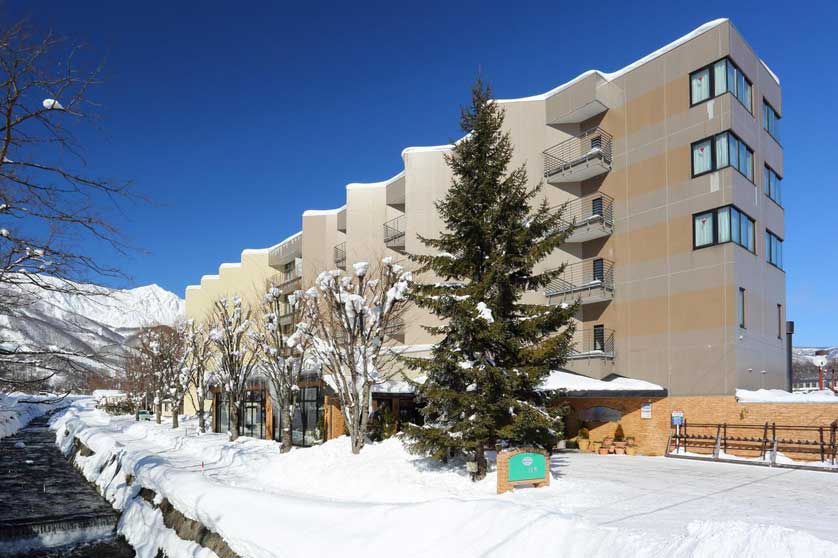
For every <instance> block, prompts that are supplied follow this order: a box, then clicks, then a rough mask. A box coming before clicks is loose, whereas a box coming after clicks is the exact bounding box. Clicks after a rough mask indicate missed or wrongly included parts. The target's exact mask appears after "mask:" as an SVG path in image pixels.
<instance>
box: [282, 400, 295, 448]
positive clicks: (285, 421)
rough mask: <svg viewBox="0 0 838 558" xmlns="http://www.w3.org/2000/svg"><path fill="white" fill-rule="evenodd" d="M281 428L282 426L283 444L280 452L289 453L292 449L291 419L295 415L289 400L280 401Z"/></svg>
mask: <svg viewBox="0 0 838 558" xmlns="http://www.w3.org/2000/svg"><path fill="white" fill-rule="evenodd" d="M279 413H280V421H279V422H280V428H282V433H281V440H282V446H281V447H280V449H279V451H280V453H288V452H289V451H291V421H292V420H293V416H292V414H291V404H290V402H288V401H285V402H283V403H280V411H279Z"/></svg>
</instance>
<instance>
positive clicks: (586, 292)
mask: <svg viewBox="0 0 838 558" xmlns="http://www.w3.org/2000/svg"><path fill="white" fill-rule="evenodd" d="M544 294H545V295H547V297H548V299H549V300H550V303H551V304H553V303H555V304H557V303H560V302H564V301H569V300H576V299H579V300H581V302H582V303H583V304H584V303H592V302H602V301H605V300H610V299H611V298H612V297H613V295H614V262H612V261H611V260H606V259H603V258H591V259H589V260H582V261H581V262H577V263H573V264H569V265H567V266H565V268H564V272H562V274H561V275H560V276H558V277H556V278H555V279H554V280H553V281H552V282H551V283H550V284H549V285H547V288H546V289H545V292H544Z"/></svg>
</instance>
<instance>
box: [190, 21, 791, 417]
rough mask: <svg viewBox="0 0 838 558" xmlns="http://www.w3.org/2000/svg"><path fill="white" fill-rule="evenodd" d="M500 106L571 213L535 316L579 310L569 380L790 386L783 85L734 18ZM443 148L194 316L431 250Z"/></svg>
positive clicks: (213, 285) (225, 280)
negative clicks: (360, 263) (321, 276)
mask: <svg viewBox="0 0 838 558" xmlns="http://www.w3.org/2000/svg"><path fill="white" fill-rule="evenodd" d="M499 102H500V103H501V104H502V105H503V108H504V109H505V112H506V121H505V126H506V129H507V130H508V131H509V133H510V135H511V138H512V142H513V144H514V160H513V161H512V167H515V166H519V165H521V164H523V165H525V167H526V170H527V173H528V176H529V178H530V181H531V182H532V184H533V185H535V184H536V183H538V182H539V181H543V183H544V185H543V188H542V192H543V196H544V197H545V198H546V199H547V200H548V202H549V203H550V204H551V205H553V206H560V205H562V204H567V205H566V209H565V212H566V213H565V215H566V220H567V222H568V224H569V226H570V227H572V233H571V234H570V236H569V238H568V241H567V243H566V244H565V245H564V246H562V248H561V249H560V250H557V251H556V252H555V253H554V254H552V255H551V257H550V258H548V260H547V261H545V262H543V264H542V268H543V269H548V268H553V267H557V266H560V265H561V264H563V263H564V264H567V267H566V270H565V272H564V275H563V276H562V278H561V279H560V280H557V281H555V282H554V283H553V284H551V285H550V286H549V287H548V288H547V289H546V290H545V291H544V292H538V293H531V294H530V300H534V301H541V302H542V303H547V304H559V303H562V302H569V301H575V300H579V301H580V302H581V305H580V310H579V313H578V316H577V321H578V324H577V333H576V340H575V342H576V344H575V350H574V352H573V353H572V354H571V356H570V358H569V360H568V362H567V365H566V368H567V370H568V371H571V372H574V373H577V374H581V375H584V376H587V377H590V378H593V379H597V380H606V381H607V380H610V379H612V378H614V377H617V376H622V377H628V378H635V379H639V380H645V381H647V382H649V383H651V384H655V385H657V386H660V387H661V388H662V389H661V393H668V394H669V395H670V396H698V395H700V396H730V395H733V394H734V392H735V390H736V389H737V388H752V389H753V388H762V387H765V388H788V386H787V385H786V384H787V378H788V375H787V372H786V358H785V327H784V325H785V273H784V271H783V269H782V268H783V264H782V244H783V238H784V236H785V228H784V218H783V208H782V198H781V194H780V192H781V187H780V184H781V178H782V176H783V150H782V147H781V144H780V142H779V119H780V115H781V110H782V103H781V92H780V84H779V80H778V78H777V77H776V76H775V75H774V74H773V73H772V72H771V70H770V69H769V68H768V67H767V66H766V64H765V63H764V62H762V61H761V60H760V59H759V57H758V56H757V55H756V54H755V53H754V52H753V50H752V49H751V48H750V46H748V44H747V43H746V42H745V40H744V39H743V38H742V36H741V35H740V34H739V32H738V31H737V30H736V28H735V27H734V26H733V25H732V24H731V23H730V22H729V21H728V20H717V21H713V22H710V23H708V24H705V25H703V26H701V27H699V28H698V29H696V30H695V31H693V32H691V33H689V34H688V35H686V36H684V37H682V38H680V39H678V40H677V41H675V42H673V43H671V44H669V45H667V46H665V47H663V48H661V49H660V50H658V51H656V52H654V53H652V54H650V55H648V56H646V57H645V58H643V59H641V60H638V61H637V62H635V63H633V64H630V65H629V66H627V67H625V68H623V69H621V70H619V71H617V72H613V73H603V72H600V71H595V70H594V71H588V72H585V73H583V74H581V75H580V76H578V77H576V78H575V79H573V80H571V81H569V82H567V83H565V84H563V85H560V86H559V87H556V88H555V89H553V90H551V91H548V92H547V93H544V94H541V95H536V96H532V97H526V98H521V99H510V100H502V101H499ZM450 149H451V146H450V145H442V146H435V147H409V148H407V149H404V150H403V151H402V159H403V161H404V169H403V170H402V171H401V172H399V173H398V174H397V175H395V176H393V177H392V178H390V179H388V180H385V181H383V182H379V183H374V184H349V185H348V186H347V187H346V204H345V205H344V206H342V207H340V208H338V209H335V210H328V211H306V212H305V213H304V214H303V216H302V230H301V233H298V234H297V235H295V236H293V237H291V238H289V239H287V240H286V241H283V242H281V243H280V244H277V245H276V246H274V247H272V248H269V249H266V250H259V251H250V250H246V251H245V252H243V253H242V261H241V263H240V264H233V265H229V264H224V265H222V266H221V268H220V270H219V274H218V275H214V276H205V277H204V278H202V280H201V284H200V286H195V287H189V288H188V289H187V292H186V304H187V312H188V314H189V315H190V317H195V318H201V317H203V315H204V314H205V313H206V312H207V309H208V308H209V306H210V304H211V300H212V299H213V298H214V297H217V296H219V295H220V294H224V293H228V294H229V293H232V292H233V291H236V292H239V294H242V295H244V296H250V295H253V296H256V295H257V294H258V293H259V292H260V291H261V290H262V289H263V287H264V284H265V281H267V280H273V281H279V282H286V283H287V282H298V283H299V284H300V285H302V286H306V285H309V284H310V283H311V281H312V279H313V277H314V276H315V275H316V274H317V273H318V272H319V271H322V270H324V269H334V268H336V267H337V268H342V269H346V267H347V262H349V263H350V264H351V262H353V261H357V260H375V259H376V258H379V257H381V256H384V255H393V256H397V257H399V256H404V254H406V253H423V252H425V251H426V249H425V247H424V246H423V245H422V244H421V243H420V241H419V240H418V238H417V235H422V236H426V237H432V236H435V235H437V234H438V233H439V232H440V230H441V228H442V226H443V225H442V222H441V220H440V217H439V215H438V214H437V211H436V209H435V207H434V202H435V201H436V200H438V199H440V198H442V197H443V196H444V195H445V193H446V191H447V189H448V187H449V184H450V182H451V172H450V170H449V169H448V167H447V166H446V164H445V161H444V155H445V153H446V152H448V151H449V150H450ZM243 290H248V291H249V292H242V291H243ZM412 312H413V314H412V315H410V316H408V317H407V318H406V319H405V320H404V322H405V324H406V325H405V327H404V329H403V330H402V331H401V332H399V341H400V342H401V343H403V344H404V345H406V346H408V347H409V348H412V349H413V350H415V351H416V352H417V353H419V354H421V353H422V352H424V351H427V350H428V347H429V345H430V344H431V343H433V339H431V338H430V337H429V336H428V334H427V333H426V332H425V330H424V329H423V328H422V327H421V325H422V324H427V323H428V322H429V320H430V317H429V316H427V315H424V314H422V313H421V311H419V310H412ZM404 405H405V408H409V404H408V403H407V402H406V401H404Z"/></svg>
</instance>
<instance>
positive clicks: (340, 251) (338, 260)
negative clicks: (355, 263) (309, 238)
mask: <svg viewBox="0 0 838 558" xmlns="http://www.w3.org/2000/svg"><path fill="white" fill-rule="evenodd" d="M335 267H337V268H338V269H343V270H346V242H341V243H340V244H338V245H337V246H335Z"/></svg>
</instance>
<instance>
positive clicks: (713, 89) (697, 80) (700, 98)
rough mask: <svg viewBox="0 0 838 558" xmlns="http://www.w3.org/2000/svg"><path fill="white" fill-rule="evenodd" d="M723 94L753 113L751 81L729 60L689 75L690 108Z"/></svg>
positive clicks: (723, 60)
mask: <svg viewBox="0 0 838 558" xmlns="http://www.w3.org/2000/svg"><path fill="white" fill-rule="evenodd" d="M725 93H730V94H731V95H733V96H734V97H736V98H737V99H738V100H739V102H740V103H742V104H743V105H744V106H745V108H746V109H748V112H751V113H753V108H752V105H751V93H752V87H751V81H750V80H749V79H748V78H747V77H745V74H743V73H742V70H740V69H739V67H738V66H736V64H734V63H733V62H731V61H730V60H729V59H727V58H723V59H722V60H719V61H718V62H715V63H713V64H710V65H709V66H705V67H703V68H700V69H698V70H696V71H694V72H693V73H691V74H690V106H693V105H697V104H698V103H703V102H704V101H706V100H708V99H712V98H713V97H718V96H719V95H723V94H725Z"/></svg>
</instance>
